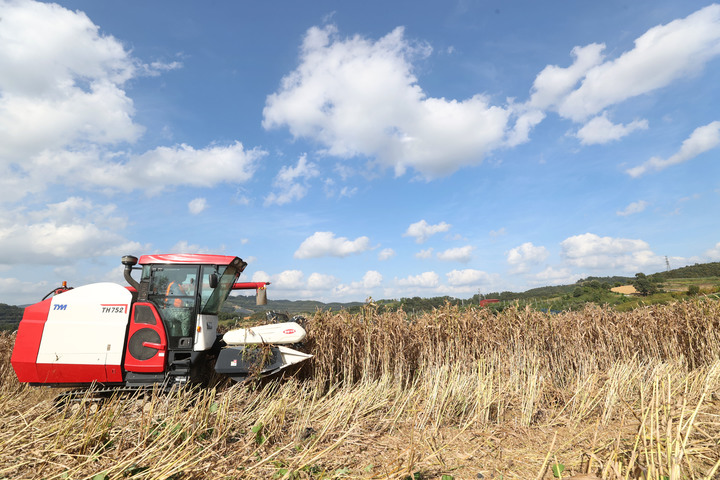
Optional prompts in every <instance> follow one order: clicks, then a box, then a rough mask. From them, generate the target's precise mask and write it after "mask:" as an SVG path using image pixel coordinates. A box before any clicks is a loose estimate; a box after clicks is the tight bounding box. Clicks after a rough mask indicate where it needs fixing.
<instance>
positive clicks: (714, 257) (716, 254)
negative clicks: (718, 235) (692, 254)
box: [705, 242, 720, 262]
mask: <svg viewBox="0 0 720 480" xmlns="http://www.w3.org/2000/svg"><path fill="white" fill-rule="evenodd" d="M705 256H706V257H708V258H709V259H710V260H711V261H713V262H718V261H720V242H718V243H716V244H715V246H714V247H713V248H711V249H709V250H708V251H707V252H705Z"/></svg>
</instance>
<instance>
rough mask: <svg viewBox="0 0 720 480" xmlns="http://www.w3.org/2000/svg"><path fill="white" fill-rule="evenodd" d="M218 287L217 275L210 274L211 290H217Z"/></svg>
mask: <svg viewBox="0 0 720 480" xmlns="http://www.w3.org/2000/svg"><path fill="white" fill-rule="evenodd" d="M217 286H218V276H217V273H211V274H210V288H216V287H217Z"/></svg>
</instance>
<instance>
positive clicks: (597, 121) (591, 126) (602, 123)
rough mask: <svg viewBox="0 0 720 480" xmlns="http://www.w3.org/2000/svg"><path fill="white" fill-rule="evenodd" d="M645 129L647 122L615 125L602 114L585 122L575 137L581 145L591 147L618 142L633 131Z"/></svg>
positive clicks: (638, 121) (640, 121) (637, 121)
mask: <svg viewBox="0 0 720 480" xmlns="http://www.w3.org/2000/svg"><path fill="white" fill-rule="evenodd" d="M647 128H648V122H647V120H635V121H633V122H630V123H628V124H627V125H623V124H617V125H616V124H614V123H612V122H611V121H610V120H608V118H607V114H606V113H603V114H602V115H599V116H597V117H595V118H593V119H592V120H590V121H589V122H587V123H586V124H585V125H584V126H583V127H582V128H581V129H580V130H578V132H577V134H576V136H577V138H579V139H580V143H582V144H583V145H593V144H597V143H608V142H612V141H614V140H619V139H621V138H622V137H624V136H626V135H629V134H630V133H632V132H633V131H635V130H647Z"/></svg>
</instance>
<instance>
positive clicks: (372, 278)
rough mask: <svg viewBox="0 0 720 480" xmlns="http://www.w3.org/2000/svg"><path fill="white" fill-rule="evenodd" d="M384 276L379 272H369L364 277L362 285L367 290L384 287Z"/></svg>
mask: <svg viewBox="0 0 720 480" xmlns="http://www.w3.org/2000/svg"><path fill="white" fill-rule="evenodd" d="M382 280H383V276H382V275H381V274H380V272H378V271H377V270H368V271H367V272H365V275H363V279H362V284H363V287H365V288H374V287H379V286H380V285H382Z"/></svg>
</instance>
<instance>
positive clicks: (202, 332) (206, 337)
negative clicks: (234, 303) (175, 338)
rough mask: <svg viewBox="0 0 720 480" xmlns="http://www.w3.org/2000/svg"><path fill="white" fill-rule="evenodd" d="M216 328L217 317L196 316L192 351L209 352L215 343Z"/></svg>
mask: <svg viewBox="0 0 720 480" xmlns="http://www.w3.org/2000/svg"><path fill="white" fill-rule="evenodd" d="M217 327H218V317H217V315H203V314H198V316H197V322H196V324H195V344H194V345H193V350H195V351H196V352H204V351H205V350H209V349H210V348H211V347H212V346H213V344H214V343H215V338H216V337H217Z"/></svg>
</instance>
